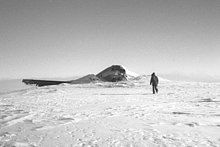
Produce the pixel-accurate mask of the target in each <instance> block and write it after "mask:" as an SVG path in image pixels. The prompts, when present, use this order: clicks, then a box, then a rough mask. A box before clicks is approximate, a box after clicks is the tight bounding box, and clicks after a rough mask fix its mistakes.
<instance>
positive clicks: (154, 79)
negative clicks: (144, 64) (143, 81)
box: [150, 73, 159, 86]
mask: <svg viewBox="0 0 220 147" xmlns="http://www.w3.org/2000/svg"><path fill="white" fill-rule="evenodd" d="M158 83H159V80H158V77H157V76H156V75H155V73H152V75H151V79H150V85H153V86H157V85H158Z"/></svg>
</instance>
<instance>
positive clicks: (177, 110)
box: [0, 81, 220, 147]
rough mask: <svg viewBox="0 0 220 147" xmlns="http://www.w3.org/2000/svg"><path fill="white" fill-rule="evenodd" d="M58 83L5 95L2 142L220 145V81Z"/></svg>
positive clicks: (49, 146) (45, 146)
mask: <svg viewBox="0 0 220 147" xmlns="http://www.w3.org/2000/svg"><path fill="white" fill-rule="evenodd" d="M148 84H149V83H146V82H143V81H142V82H138V81H136V82H127V83H126V82H122V83H117V84H116V83H115V84H114V83H96V84H83V85H59V86H48V87H41V88H31V89H29V90H23V91H17V92H13V93H10V94H7V95H0V146H9V147H10V146H18V147H20V146H21V147H28V146H32V147H34V146H39V147H55V146H60V147H65V146H66V147H70V146H75V147H81V146H90V147H91V146H93V147H98V146H99V147H109V146H112V147H154V146H155V147H157V146H161V147H165V146H167V147H172V146H174V147H181V146H183V147H186V146H192V147H194V146H199V147H200V146H203V147H209V146H211V147H218V146H220V84H210V83H209V84H208V83H183V82H163V83H160V85H159V94H156V95H153V94H152V91H151V87H150V85H148Z"/></svg>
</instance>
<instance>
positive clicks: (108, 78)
mask: <svg viewBox="0 0 220 147" xmlns="http://www.w3.org/2000/svg"><path fill="white" fill-rule="evenodd" d="M125 80H127V75H126V71H125V69H124V68H123V67H122V66H120V65H112V66H111V67H108V68H106V69H105V70H103V71H101V72H100V73H98V74H97V75H94V74H89V75H87V76H84V77H82V78H79V79H77V80H70V81H49V80H34V79H23V80H22V82H23V83H25V84H27V85H36V86H48V85H59V84H62V83H68V84H84V83H90V82H96V81H103V82H118V81H125Z"/></svg>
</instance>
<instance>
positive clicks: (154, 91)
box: [152, 85, 155, 94]
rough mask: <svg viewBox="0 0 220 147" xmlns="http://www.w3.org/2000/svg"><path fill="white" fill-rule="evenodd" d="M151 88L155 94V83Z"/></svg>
mask: <svg viewBox="0 0 220 147" xmlns="http://www.w3.org/2000/svg"><path fill="white" fill-rule="evenodd" d="M152 88H153V94H155V85H153V86H152Z"/></svg>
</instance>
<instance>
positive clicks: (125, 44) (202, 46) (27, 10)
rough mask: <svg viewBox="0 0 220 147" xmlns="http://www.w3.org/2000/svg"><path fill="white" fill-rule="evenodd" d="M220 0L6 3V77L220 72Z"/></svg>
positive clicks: (0, 70) (2, 58)
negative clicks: (113, 69)
mask: <svg viewBox="0 0 220 147" xmlns="http://www.w3.org/2000/svg"><path fill="white" fill-rule="evenodd" d="M219 26H220V1H219V0H62V1H61V0H0V78H30V77H69V76H74V75H85V74H88V73H98V72H100V71H101V70H103V69H104V68H106V67H108V66H111V65H112V64H122V65H124V66H125V67H127V68H128V69H129V70H131V71H134V72H136V73H138V74H150V73H152V72H153V71H154V72H156V73H173V72H178V73H184V74H191V73H193V74H200V73H204V74H209V75H220V69H219V65H220V57H219V56H220V29H219Z"/></svg>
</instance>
